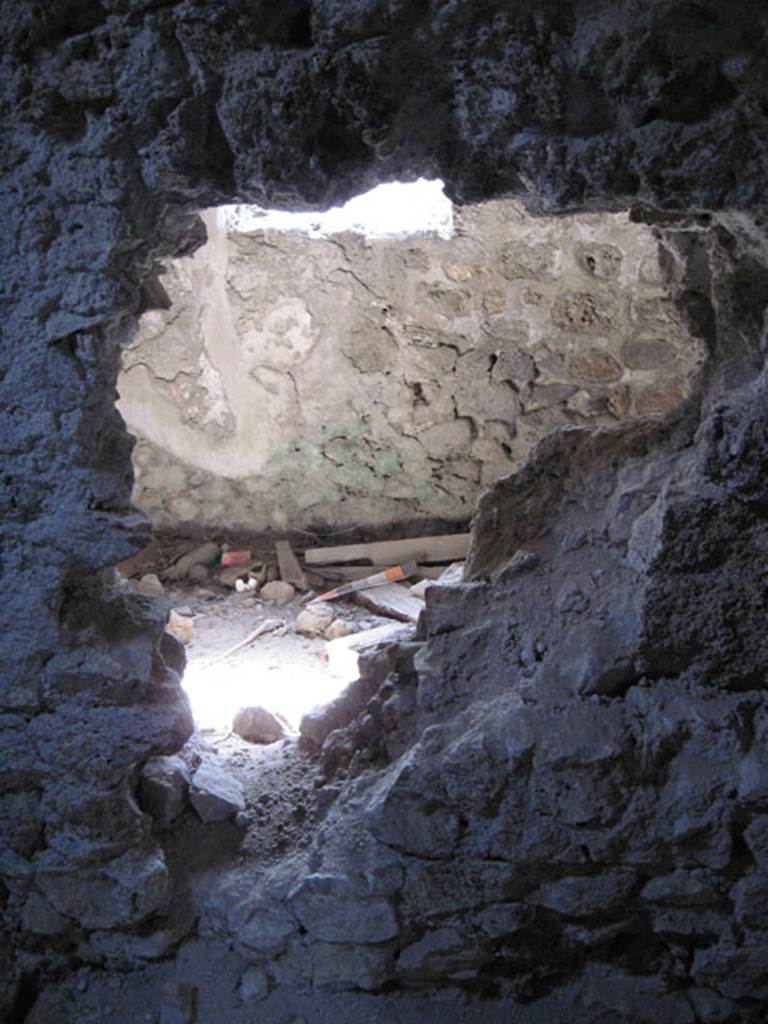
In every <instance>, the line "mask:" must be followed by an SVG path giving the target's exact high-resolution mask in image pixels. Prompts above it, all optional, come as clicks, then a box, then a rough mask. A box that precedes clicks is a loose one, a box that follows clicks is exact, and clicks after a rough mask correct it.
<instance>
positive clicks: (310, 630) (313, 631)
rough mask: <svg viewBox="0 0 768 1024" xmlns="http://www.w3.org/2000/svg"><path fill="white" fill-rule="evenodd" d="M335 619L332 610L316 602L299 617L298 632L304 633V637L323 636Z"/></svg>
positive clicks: (297, 619) (297, 621)
mask: <svg viewBox="0 0 768 1024" xmlns="http://www.w3.org/2000/svg"><path fill="white" fill-rule="evenodd" d="M335 617H336V616H335V613H334V611H333V609H332V608H330V607H329V606H328V605H327V604H320V603H319V602H318V601H315V602H313V603H312V604H310V605H308V606H307V607H306V608H305V609H304V611H303V612H300V613H299V615H298V616H297V618H296V626H295V629H296V632H297V633H303V634H304V636H322V635H323V634H324V633H325V631H326V629H328V627H329V626H330V624H331V623H332V622H333V620H334V618H335Z"/></svg>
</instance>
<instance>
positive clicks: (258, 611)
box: [119, 181, 703, 723]
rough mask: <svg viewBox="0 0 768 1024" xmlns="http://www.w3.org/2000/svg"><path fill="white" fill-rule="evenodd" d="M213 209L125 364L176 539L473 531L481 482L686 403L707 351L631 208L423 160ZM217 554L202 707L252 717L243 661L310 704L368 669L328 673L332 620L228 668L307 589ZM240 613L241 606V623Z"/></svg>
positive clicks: (124, 386)
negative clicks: (459, 199) (227, 570)
mask: <svg viewBox="0 0 768 1024" xmlns="http://www.w3.org/2000/svg"><path fill="white" fill-rule="evenodd" d="M394 200H397V202H398V203H400V206H399V207H397V206H393V205H392V202H393V201H394ZM382 203H383V204H384V205H382ZM366 208H367V212H366ZM371 210H372V211H373V212H371ZM398 210H399V211H400V212H398ZM382 211H383V212H382ZM401 213H402V215H401ZM415 213H418V214H419V217H418V219H414V218H415ZM204 217H205V221H206V224H207V227H208V233H209V239H208V242H207V244H206V245H205V246H204V247H203V248H201V249H200V250H198V252H196V253H195V254H194V255H193V256H192V257H189V258H185V259H181V260H178V261H176V262H174V263H170V264H169V265H168V266H167V267H166V269H165V274H164V277H163V284H164V287H165V291H166V292H167V294H168V296H169V297H170V300H171V307H170V308H169V309H162V310H152V311H150V312H148V313H146V314H145V315H144V316H143V317H142V320H141V323H140V326H139V330H138V332H137V334H136V336H135V338H134V339H133V340H132V342H131V343H130V344H129V345H128V347H127V348H126V350H125V352H124V358H123V367H122V372H121V375H120V379H119V390H120V395H121V398H120V409H121V412H122V414H123V416H124V418H125V419H126V422H127V424H128V427H129V429H130V430H131V432H132V433H133V434H134V435H135V437H136V439H137V444H136V448H135V452H134V465H135V471H136V486H135V492H134V500H135V502H136V504H137V505H138V506H139V507H140V508H142V509H144V510H145V511H146V512H148V513H149V515H150V516H151V517H152V519H153V521H154V524H155V527H156V529H157V530H158V533H159V534H160V535H163V536H164V537H165V538H170V539H171V540H172V541H173V542H174V543H175V542H176V541H177V540H179V539H180V540H181V541H185V540H186V541H188V543H189V544H191V543H192V541H199V540H214V541H216V542H217V544H218V546H219V549H220V548H221V544H222V543H224V542H228V543H230V544H231V545H232V546H236V547H243V548H251V549H253V550H254V551H256V550H257V549H258V554H259V564H260V565H262V567H264V566H268V565H269V564H270V558H271V556H270V551H272V548H271V543H272V539H273V538H274V537H283V536H287V537H290V538H291V539H292V540H293V542H294V546H295V548H296V550H297V551H298V552H299V553H301V549H302V548H303V547H306V546H311V545H313V544H317V543H319V542H321V541H323V540H329V539H333V540H334V542H336V543H338V542H340V541H341V540H344V539H350V540H351V539H355V540H363V539H366V538H368V539H375V538H377V537H382V536H386V537H398V536H399V537H404V536H408V535H413V534H423V533H434V532H437V531H439V532H441V533H449V532H459V531H463V530H465V529H466V527H467V524H468V521H469V519H470V517H471V514H472V511H473V508H474V505H475V502H476V500H477V497H478V496H479V494H480V493H481V491H482V490H483V489H484V488H485V487H486V486H488V485H490V484H491V483H493V482H494V481H495V480H496V479H497V478H498V477H500V476H503V475H506V474H508V473H510V472H513V471H514V470H515V469H516V468H518V467H519V466H520V465H521V464H522V462H523V461H524V460H525V458H526V457H527V455H528V453H529V452H530V451H531V449H532V447H533V446H534V445H535V444H536V443H538V441H540V440H541V439H542V438H543V437H545V436H546V435H547V434H549V433H550V432H551V431H553V430H558V429H563V428H572V427H588V428H591V427H596V426H610V425H612V424H616V423H617V422H619V421H621V420H622V419H624V418H626V417H639V416H659V415H664V414H665V413H667V412H668V411H669V410H671V409H672V408H674V407H675V406H676V405H677V404H679V402H680V401H681V400H682V399H683V398H684V396H685V394H686V392H687V390H688V388H689V385H690V381H691V379H692V376H693V375H694V373H695V372H696V370H697V368H698V366H699V365H700V363H701V361H702V359H703V352H702V350H701V347H700V345H699V343H698V341H696V340H695V339H694V338H692V337H691V336H690V334H689V333H688V330H687V329H686V326H685V324H684V323H683V322H682V320H681V318H680V316H679V314H678V313H677V311H676V310H675V308H674V305H673V303H672V302H671V300H670V298H669V292H668V288H669V275H670V274H671V275H672V276H673V277H674V274H675V272H676V271H675V264H674V259H673V257H672V256H671V255H670V254H669V253H660V250H659V245H660V243H659V242H658V241H657V239H656V238H655V236H654V235H653V233H652V231H651V229H650V228H649V227H648V226H646V225H643V224H635V223H631V222H630V221H629V220H628V218H627V216H626V214H611V215H589V216H583V215H582V216H574V217H558V218H552V219H547V218H533V217H530V216H528V215H527V214H526V213H525V212H524V211H523V210H522V209H521V208H520V207H519V206H518V205H516V204H515V203H512V202H505V201H496V202H491V203H486V204H482V205H479V206H472V207H464V208H460V209H456V210H452V209H451V207H450V204H449V203H448V201H447V200H446V199H445V196H444V195H443V193H442V187H441V184H440V183H439V182H423V181H421V182H416V183H413V184H412V185H408V186H406V185H396V184H393V185H387V186H380V187H379V188H378V189H375V190H374V191H373V192H372V193H369V195H368V196H367V197H359V198H358V199H356V200H353V201H351V202H350V203H349V204H347V207H345V208H343V209H342V210H336V211H329V213H328V214H325V215H318V214H314V213H312V214H288V213H276V212H273V211H261V210H254V209H253V208H246V207H224V208H221V209H220V210H218V211H217V210H210V211H207V212H206V213H205V214H204ZM660 256H661V257H663V259H662V263H663V266H664V268H665V270H664V273H663V272H662V263H660ZM665 274H666V275H667V276H666V277H665ZM265 544H266V548H265V547H264V545H265ZM171 553H172V552H171ZM167 555H168V552H166V555H165V556H164V557H166V563H163V566H162V567H167ZM273 561H274V560H273ZM204 568H205V567H204ZM260 571H261V570H259V572H260ZM198 576H199V577H200V578H199V579H198V580H196V581H194V582H195V586H197V588H198V590H202V591H208V592H209V593H210V594H212V595H213V596H204V597H203V598H202V599H201V600H202V601H203V603H202V604H200V605H199V606H198V605H197V604H195V605H194V607H192V608H191V609H189V610H191V612H192V617H194V618H195V624H194V636H195V639H194V640H193V641H192V643H191V646H190V648H189V652H190V668H189V669H188V672H187V679H188V686H189V687H190V692H192V693H193V694H198V696H197V697H195V701H196V702H197V705H198V707H199V708H200V710H199V714H198V717H199V721H201V722H204V721H205V720H206V719H207V721H208V722H209V723H212V722H213V719H214V718H217V722H221V721H223V720H224V719H225V718H231V713H232V708H233V703H237V702H238V701H239V700H240V699H241V698H240V696H235V695H239V694H240V692H241V687H240V680H243V684H242V685H243V686H244V687H245V688H246V689H248V687H252V686H254V685H256V684H255V683H253V682H252V680H253V679H254V678H255V677H257V676H258V678H259V680H261V682H260V683H259V686H261V687H262V689H263V692H264V694H266V689H264V688H265V687H267V686H268V685H269V687H271V690H270V692H272V693H273V694H274V696H275V700H277V698H278V697H279V698H280V699H281V700H282V701H283V708H282V710H283V713H284V714H285V715H286V716H287V717H288V718H289V719H290V720H291V722H292V723H295V722H296V720H297V716H298V715H300V713H301V711H303V710H307V708H308V707H309V706H312V705H313V704H316V703H319V702H322V701H325V700H328V699H330V698H331V697H332V696H333V695H334V693H335V692H336V690H337V689H338V687H339V685H343V682H345V681H346V679H345V680H343V681H342V680H339V679H338V678H336V679H335V681H333V682H332V681H331V679H330V677H329V676H328V675H327V666H326V665H325V664H324V653H323V652H324V651H325V640H324V637H323V636H322V635H319V636H318V637H315V638H310V639H308V640H307V642H306V643H304V641H300V642H299V646H298V647H296V649H295V650H293V651H292V652H291V651H290V650H289V649H288V646H289V645H285V650H284V655H283V656H281V659H278V661H277V662H275V661H274V659H272V660H270V659H271V658H272V655H271V653H269V652H271V651H272V648H273V646H274V644H275V643H276V641H277V639H279V638H278V637H275V636H272V637H271V638H269V639H267V638H262V639H260V640H259V641H257V642H256V643H255V645H249V647H248V648H247V649H246V653H247V654H248V657H247V659H245V660H243V652H242V651H240V652H239V653H238V654H236V655H232V656H230V658H228V659H224V660H218V661H217V662H216V667H215V671H214V673H213V676H215V679H216V680H218V682H214V681H212V680H213V677H212V676H211V673H210V671H209V669H210V668H212V666H208V665H207V664H206V663H207V662H208V661H210V660H211V657H212V656H218V655H219V654H221V653H222V652H223V651H224V650H225V648H226V646H227V645H229V646H231V645H232V644H234V643H235V642H236V641H237V639H238V638H240V637H242V636H244V635H246V634H247V632H248V629H247V628H246V627H247V625H248V623H250V622H255V624H258V621H260V618H259V617H261V619H264V618H269V617H272V618H277V619H279V620H281V621H282V620H286V624H285V629H286V632H285V633H284V634H283V635H284V636H287V635H290V636H291V637H295V636H296V634H295V630H294V619H295V616H296V614H298V612H299V611H300V610H301V606H300V605H299V604H298V600H299V595H298V594H297V595H294V598H293V599H292V603H291V604H290V608H291V609H293V610H292V612H282V611H281V612H279V613H276V612H275V608H274V606H273V605H272V604H270V602H268V601H264V602H263V603H260V600H261V598H260V593H261V592H259V593H256V592H253V591H249V592H245V591H244V592H243V594H242V595H235V593H234V592H233V591H232V589H231V588H229V589H223V587H222V584H221V579H220V574H219V570H218V569H217V568H215V567H208V568H205V574H203V572H202V570H201V571H200V572H198ZM263 582H266V580H261V581H257V584H256V585H257V586H260V585H261V583H263ZM332 584H333V581H332V580H331V581H325V580H323V579H320V580H319V582H318V583H317V586H318V588H319V589H322V587H323V586H327V585H332ZM313 585H314V584H313ZM225 586H226V585H224V587H225ZM178 599H179V601H181V607H182V608H184V607H185V606H186V605H188V604H190V602H191V601H192V598H185V597H184V595H183V594H181V595H180V596H179V598H178ZM195 600H197V598H195ZM221 602H224V603H223V604H222V603H221ZM238 602H239V603H238ZM248 602H252V603H251V604H249V603H248ZM219 606H220V607H219ZM217 608H219V610H215V609H217ZM235 608H237V609H241V610H243V611H244V612H247V613H248V614H247V615H246V616H245V617H244V618H240V617H238V616H239V611H238V616H235V613H234V611H232V609H235ZM350 608H352V609H355V608H357V605H354V606H353V605H350ZM222 609H229V611H226V612H225V611H222ZM222 615H224V616H225V617H226V615H228V616H229V619H230V621H231V622H237V625H238V629H237V631H236V632H232V633H231V634H229V635H228V636H226V637H225V636H224V635H223V633H222V631H221V630H219V629H218V627H215V628H214V625H215V620H216V618H217V616H219V617H221V616H222ZM348 618H349V623H348V624H349V625H350V626H352V627H357V626H359V625H360V623H359V621H357V620H355V613H353V611H350V612H349V613H348ZM363 618H365V617H364V616H363ZM208 619H210V622H211V624H210V625H208V626H207V625H206V624H205V623H206V622H207V621H208ZM363 624H364V625H366V626H370V625H371V624H372V623H371V621H370V620H369V619H365V621H364V623H363ZM373 624H377V623H376V621H375V620H373ZM281 628H282V627H278V630H279V629H281ZM339 628H341V627H339ZM217 630H218V631H217ZM204 637H207V638H208V640H207V641H206V642H204V643H203V640H202V638H204ZM310 640H311V643H310ZM199 643H203V647H202V648H200V649H199V650H198V644H199ZM302 644H303V645H304V646H303V647H302ZM313 644H314V645H315V647H316V649H315V653H312V654H311V655H310V654H308V655H307V657H305V656H304V655H305V654H306V653H307V651H309V649H310V647H311V646H312V645H313ZM206 645H207V646H206ZM304 647H306V648H307V651H304ZM254 652H256V653H254ZM302 652H303V653H302ZM263 654H264V655H267V654H268V657H267V662H268V664H267V662H264V663H262V661H261V658H262V655H263ZM352 671H353V673H354V668H353V669H352ZM225 680H229V682H226V683H225ZM249 680H250V681H249ZM267 681H269V683H268V682H267ZM230 684H231V685H230ZM334 688H335V689H334ZM225 693H227V694H228V693H231V694H232V695H233V696H232V701H231V702H229V703H228V701H229V698H227V699H226V700H225V698H224V695H225ZM299 694H301V695H302V696H299ZM200 695H202V696H200ZM212 695H214V696H212ZM264 699H265V700H266V699H267V698H266V696H265V697H264ZM206 702H207V705H208V709H207V710H205V711H203V710H202V708H203V705H204V704H205V703H206ZM217 716H218V717H217Z"/></svg>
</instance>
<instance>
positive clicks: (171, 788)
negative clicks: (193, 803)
mask: <svg viewBox="0 0 768 1024" xmlns="http://www.w3.org/2000/svg"><path fill="white" fill-rule="evenodd" d="M188 787H189V769H188V768H187V766H186V764H185V763H184V761H183V760H182V758H180V757H177V756H170V757H151V758H150V759H149V760H148V761H147V762H146V764H145V765H144V767H143V768H142V770H141V776H140V778H139V802H140V805H141V807H142V809H143V810H145V811H146V812H147V813H148V814H150V815H151V816H152V817H153V818H154V819H155V821H157V822H158V824H160V825H162V826H168V825H170V824H171V822H173V821H175V820H176V818H177V817H178V816H179V814H181V811H182V809H183V808H184V804H185V803H186V798H187V790H188Z"/></svg>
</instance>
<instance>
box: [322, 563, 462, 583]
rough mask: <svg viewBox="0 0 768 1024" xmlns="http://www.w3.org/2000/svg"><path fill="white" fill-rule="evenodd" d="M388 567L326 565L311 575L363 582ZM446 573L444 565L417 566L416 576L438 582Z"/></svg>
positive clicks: (328, 578)
mask: <svg viewBox="0 0 768 1024" xmlns="http://www.w3.org/2000/svg"><path fill="white" fill-rule="evenodd" d="M387 568H389V567H388V566H386V565H324V566H322V567H321V568H320V569H318V570H317V572H314V573H312V574H311V575H312V576H313V577H314V578H317V577H320V578H321V579H323V578H324V579H327V580H363V579H365V578H366V577H367V576H371V575H372V574H373V573H375V572H384V570H385V569H387ZM443 571H444V566H442V565H417V566H416V572H415V573H414V576H423V577H424V578H425V579H428V580H436V579H437V578H438V577H439V576H440V573H441V572H443Z"/></svg>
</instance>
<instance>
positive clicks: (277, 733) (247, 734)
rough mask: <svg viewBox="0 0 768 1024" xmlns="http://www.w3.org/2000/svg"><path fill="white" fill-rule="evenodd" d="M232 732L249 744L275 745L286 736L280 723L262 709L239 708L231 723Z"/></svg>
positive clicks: (269, 712) (270, 713)
mask: <svg viewBox="0 0 768 1024" xmlns="http://www.w3.org/2000/svg"><path fill="white" fill-rule="evenodd" d="M232 732H235V733H237V735H238V736H242V738H243V739H244V740H248V742H249V743H276V742H277V740H281V739H283V737H284V736H285V735H286V730H285V726H284V725H283V724H282V722H281V721H280V720H279V719H278V718H276V717H275V715H273V714H272V712H271V711H268V710H267V709H266V708H262V707H247V708H240V710H239V711H238V712H237V714H236V715H235V717H234V720H233V722H232Z"/></svg>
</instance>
